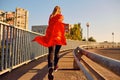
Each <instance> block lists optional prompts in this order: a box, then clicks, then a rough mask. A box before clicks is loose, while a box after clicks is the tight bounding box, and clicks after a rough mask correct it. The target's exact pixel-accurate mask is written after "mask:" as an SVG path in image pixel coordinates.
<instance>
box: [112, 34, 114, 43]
mask: <svg viewBox="0 0 120 80" xmlns="http://www.w3.org/2000/svg"><path fill="white" fill-rule="evenodd" d="M112 39H113V40H112V41H113V43H114V32H112Z"/></svg>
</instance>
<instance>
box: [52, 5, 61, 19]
mask: <svg viewBox="0 0 120 80" xmlns="http://www.w3.org/2000/svg"><path fill="white" fill-rule="evenodd" d="M56 14H61V10H60V7H59V6H55V8H54V10H53V12H52V14H51V16H50V17H53V16H55V15H56Z"/></svg>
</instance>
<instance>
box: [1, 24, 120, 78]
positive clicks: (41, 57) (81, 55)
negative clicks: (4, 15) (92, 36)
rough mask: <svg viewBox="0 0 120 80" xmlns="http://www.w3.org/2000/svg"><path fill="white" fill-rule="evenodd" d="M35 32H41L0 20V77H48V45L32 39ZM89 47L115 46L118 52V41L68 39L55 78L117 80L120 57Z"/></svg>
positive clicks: (119, 76) (109, 47)
mask: <svg viewBox="0 0 120 80" xmlns="http://www.w3.org/2000/svg"><path fill="white" fill-rule="evenodd" d="M37 35H42V34H38V33H35V32H32V31H28V30H25V29H21V28H19V27H16V26H11V25H8V24H6V23H3V22H0V43H1V44H0V49H1V50H0V80H48V78H47V74H48V73H47V72H48V69H47V60H46V56H47V53H48V51H47V48H45V47H43V46H41V45H38V44H37V43H35V42H31V40H32V39H33V38H34V37H35V36H37ZM91 49H92V50H93V49H95V50H97V49H110V50H113V49H116V50H118V53H120V44H118V43H90V42H87V43H86V42H81V41H75V40H67V45H66V46H63V47H62V49H61V51H60V62H59V70H58V71H57V72H54V80H61V79H63V80H119V79H120V60H115V59H113V58H108V57H106V56H105V55H99V54H97V53H96V54H95V53H93V52H92V50H91ZM104 52H105V51H104Z"/></svg>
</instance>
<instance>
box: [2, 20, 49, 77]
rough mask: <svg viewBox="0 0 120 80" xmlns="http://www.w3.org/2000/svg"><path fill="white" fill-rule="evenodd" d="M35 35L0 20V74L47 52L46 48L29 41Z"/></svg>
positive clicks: (35, 34)
mask: <svg viewBox="0 0 120 80" xmlns="http://www.w3.org/2000/svg"><path fill="white" fill-rule="evenodd" d="M37 35H41V34H38V33H35V32H32V31H28V30H25V29H21V28H18V27H16V26H11V25H8V24H6V23H3V22H0V75H1V74H3V73H5V72H8V71H11V70H12V69H14V68H17V67H19V66H21V65H23V64H26V63H28V62H30V61H31V60H34V59H36V58H38V57H40V56H43V55H46V54H47V48H45V47H43V46H40V45H38V44H37V43H33V42H31V40H32V39H33V38H34V37H35V36H37Z"/></svg>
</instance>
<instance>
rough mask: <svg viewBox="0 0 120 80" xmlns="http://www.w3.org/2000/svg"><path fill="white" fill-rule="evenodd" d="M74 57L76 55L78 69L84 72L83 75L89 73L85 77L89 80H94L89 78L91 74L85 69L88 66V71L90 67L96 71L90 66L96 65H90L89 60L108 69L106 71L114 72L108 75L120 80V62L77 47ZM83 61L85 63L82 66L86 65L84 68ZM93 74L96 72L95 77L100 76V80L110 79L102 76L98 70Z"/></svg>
mask: <svg viewBox="0 0 120 80" xmlns="http://www.w3.org/2000/svg"><path fill="white" fill-rule="evenodd" d="M73 55H74V58H75V62H76V63H77V65H78V67H79V68H80V69H81V70H82V71H83V73H87V74H85V76H86V77H87V79H88V80H92V79H90V78H89V77H88V75H90V74H91V73H89V72H88V71H87V70H85V69H84V68H85V67H86V65H87V69H89V68H88V66H89V67H90V68H91V69H92V70H94V68H93V67H92V66H90V65H94V64H90V63H89V62H90V61H89V59H90V60H91V61H93V62H94V63H97V64H99V65H100V66H101V67H104V68H105V69H106V71H107V70H108V69H109V70H110V71H112V74H107V75H112V76H115V77H116V78H118V79H120V61H118V60H114V59H111V58H108V57H105V56H101V55H98V54H94V53H92V52H88V51H87V50H85V49H82V48H80V47H77V48H76V49H75V50H74V51H73ZM87 58H88V59H87ZM85 60H86V61H87V62H86V61H85ZM81 61H82V62H83V63H82V64H84V68H83V67H81V66H83V65H81ZM97 67H99V66H97ZM93 72H94V75H95V76H96V75H97V76H99V78H101V79H102V80H104V79H106V78H108V77H106V76H104V74H100V73H99V72H97V71H96V70H94V71H93ZM108 72H109V71H108ZM110 73H111V72H110ZM96 78H97V77H96ZM99 78H97V79H99Z"/></svg>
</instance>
